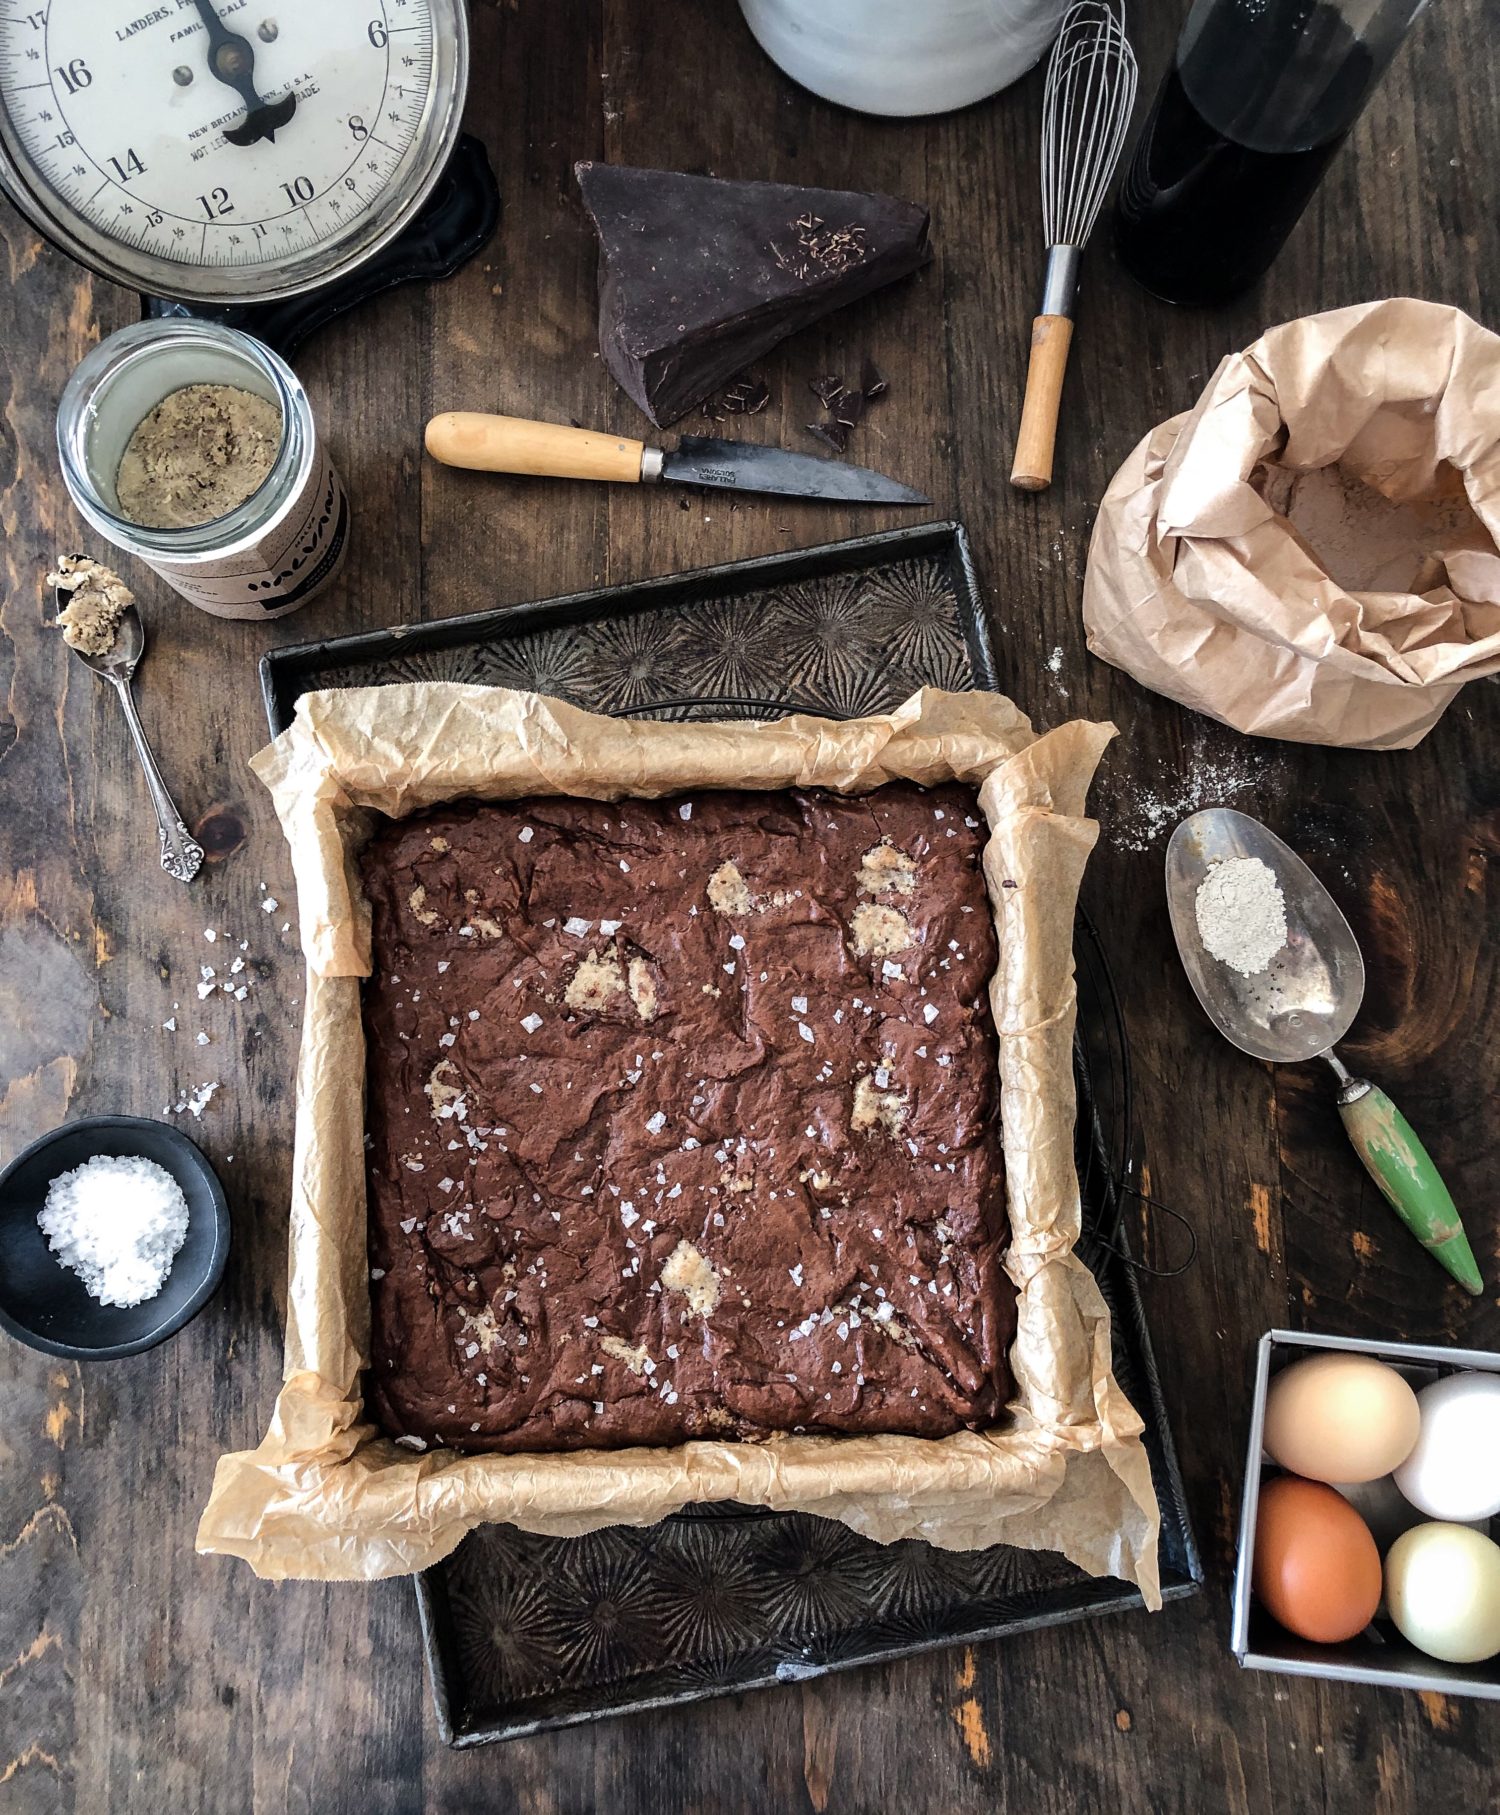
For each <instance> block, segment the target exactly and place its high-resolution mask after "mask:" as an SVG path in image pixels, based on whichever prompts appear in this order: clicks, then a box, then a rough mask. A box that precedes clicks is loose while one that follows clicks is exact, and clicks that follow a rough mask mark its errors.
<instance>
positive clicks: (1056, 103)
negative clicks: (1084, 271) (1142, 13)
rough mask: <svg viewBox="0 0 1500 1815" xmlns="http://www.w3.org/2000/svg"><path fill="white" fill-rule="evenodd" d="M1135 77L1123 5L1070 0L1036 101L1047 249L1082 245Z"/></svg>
mask: <svg viewBox="0 0 1500 1815" xmlns="http://www.w3.org/2000/svg"><path fill="white" fill-rule="evenodd" d="M1137 79H1138V72H1137V69H1136V61H1135V52H1134V51H1133V50H1132V49H1131V47H1130V40H1129V39H1128V38H1127V37H1126V35H1125V17H1124V10H1123V5H1121V6H1120V7H1118V8H1117V7H1116V5H1115V4H1114V0H1074V4H1073V5H1072V6H1070V7H1069V8H1068V10H1067V12H1066V13H1065V14H1064V15H1063V22H1062V27H1061V29H1060V30H1059V32H1058V35H1057V41H1056V43H1055V44H1054V45H1053V47H1052V57H1051V61H1050V62H1049V64H1048V66H1047V89H1046V95H1045V98H1044V100H1043V105H1042V225H1043V229H1044V231H1045V233H1046V238H1047V245H1048V246H1049V247H1052V246H1083V245H1085V244H1086V243H1087V241H1088V237H1089V234H1090V233H1091V232H1092V230H1093V226H1094V222H1095V221H1096V220H1097V219H1098V217H1099V210H1100V208H1101V207H1102V206H1103V205H1104V197H1105V193H1106V192H1107V190H1108V188H1109V182H1110V178H1111V177H1112V176H1113V174H1114V170H1115V166H1116V164H1117V163H1118V162H1119V158H1120V153H1121V151H1122V150H1123V149H1124V145H1125V134H1126V132H1127V130H1128V128H1129V125H1130V115H1131V112H1132V110H1133V109H1134V106H1135V95H1136V83H1137Z"/></svg>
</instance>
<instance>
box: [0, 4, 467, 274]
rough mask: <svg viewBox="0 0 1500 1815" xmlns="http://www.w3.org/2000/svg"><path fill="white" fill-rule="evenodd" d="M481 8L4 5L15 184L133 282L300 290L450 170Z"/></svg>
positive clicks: (6, 150) (66, 237)
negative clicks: (470, 15) (471, 14)
mask: <svg viewBox="0 0 1500 1815" xmlns="http://www.w3.org/2000/svg"><path fill="white" fill-rule="evenodd" d="M467 76H468V25H467V17H466V14H465V11H464V5H463V0H0V189H4V190H5V191H6V193H8V194H9V195H10V197H11V199H12V200H13V201H14V202H15V203H16V205H17V206H18V207H19V208H20V209H21V211H22V212H23V213H24V214H26V215H27V217H28V218H29V219H30V220H31V221H32V222H33V223H34V225H35V226H37V227H38V228H39V229H40V230H41V231H42V232H43V233H45V234H46V235H47V237H48V238H50V239H52V240H54V241H55V242H56V243H57V244H59V245H60V246H62V247H63V249H64V250H65V251H67V252H70V253H72V254H73V256H74V257H75V258H78V259H79V260H81V261H82V262H83V263H84V264H86V265H89V266H91V267H92V268H93V269H95V270H97V271H100V272H102V273H103V274H104V275H105V276H107V277H111V278H113V279H115V280H116V281H117V282H119V283H124V284H129V285H132V286H134V287H136V288H138V289H142V290H146V291H149V292H151V293H152V294H155V295H158V296H169V297H174V298H179V299H181V300H184V301H187V302H209V301H211V302H258V301H271V300H274V299H275V298H277V297H282V296H291V295H295V294H296V293H298V292H299V291H302V290H307V289H311V288H312V287H314V286H315V285H317V284H320V283H323V282H326V281H328V280H329V279H331V278H333V277H336V276H338V275H340V274H341V273H342V272H343V271H345V270H347V269H348V268H350V267H351V266H353V265H355V264H358V263H360V262H361V261H362V260H363V259H365V258H367V257H368V256H370V254H372V253H373V252H375V251H376V250H377V249H378V248H379V247H380V246H382V245H384V244H385V243H386V242H387V241H388V240H390V239H391V238H393V237H394V235H395V234H397V233H398V232H400V230H401V228H402V227H404V226H405V225H406V224H407V222H408V221H409V220H410V219H411V217H412V216H413V215H414V214H415V213H416V211H417V209H418V208H419V207H420V206H421V204H422V202H423V201H424V200H425V199H426V197H427V195H428V193H429V192H430V191H431V189H432V186H433V184H434V183H435V182H436V181H437V179H438V177H439V176H440V175H441V173H442V168H443V165H444V163H445V161H446V159H447V156H448V153H449V152H450V151H451V149H452V147H453V143H454V141H455V140H456V138H457V136H458V129H459V115H460V112H461V109H462V106H463V97H464V88H465V84H466V81H467Z"/></svg>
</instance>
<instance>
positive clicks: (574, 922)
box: [563, 914, 594, 939]
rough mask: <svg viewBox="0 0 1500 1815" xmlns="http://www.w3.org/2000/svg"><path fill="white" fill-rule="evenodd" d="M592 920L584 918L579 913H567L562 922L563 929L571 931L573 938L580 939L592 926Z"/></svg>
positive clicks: (566, 931) (567, 931)
mask: <svg viewBox="0 0 1500 1815" xmlns="http://www.w3.org/2000/svg"><path fill="white" fill-rule="evenodd" d="M593 924H594V923H593V921H592V920H585V919H584V918H583V917H582V916H581V915H579V914H569V915H568V917H567V919H566V920H565V921H564V922H563V931H564V932H565V933H571V934H572V935H573V937H574V938H575V939H581V938H582V937H583V935H584V934H585V933H586V932H588V931H589V930H590V929H591V928H592V926H593Z"/></svg>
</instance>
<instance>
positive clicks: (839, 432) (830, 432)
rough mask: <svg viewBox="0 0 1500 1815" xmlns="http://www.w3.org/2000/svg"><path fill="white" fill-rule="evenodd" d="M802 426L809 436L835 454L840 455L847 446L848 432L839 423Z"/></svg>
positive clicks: (815, 423) (811, 423) (810, 423)
mask: <svg viewBox="0 0 1500 1815" xmlns="http://www.w3.org/2000/svg"><path fill="white" fill-rule="evenodd" d="M804 426H805V427H806V429H807V432H808V434H809V435H811V436H813V437H814V439H815V440H818V441H821V442H823V443H824V444H825V445H826V446H828V447H831V448H832V449H833V451H834V453H836V454H842V453H843V452H844V450H845V449H846V448H847V447H848V445H849V431H848V429H846V428H845V427H844V425H843V423H841V422H839V421H836V420H835V421H832V422H809V423H807V424H805V425H804Z"/></svg>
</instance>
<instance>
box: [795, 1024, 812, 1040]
mask: <svg viewBox="0 0 1500 1815" xmlns="http://www.w3.org/2000/svg"><path fill="white" fill-rule="evenodd" d="M797 1032H798V1033H799V1034H800V1035H801V1036H802V1038H803V1039H804V1040H806V1042H807V1043H808V1045H809V1046H811V1045H812V1043H813V1030H812V1029H811V1028H810V1027H809V1026H808V1025H807V1023H806V1022H805V1021H799V1022H798V1023H797Z"/></svg>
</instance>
